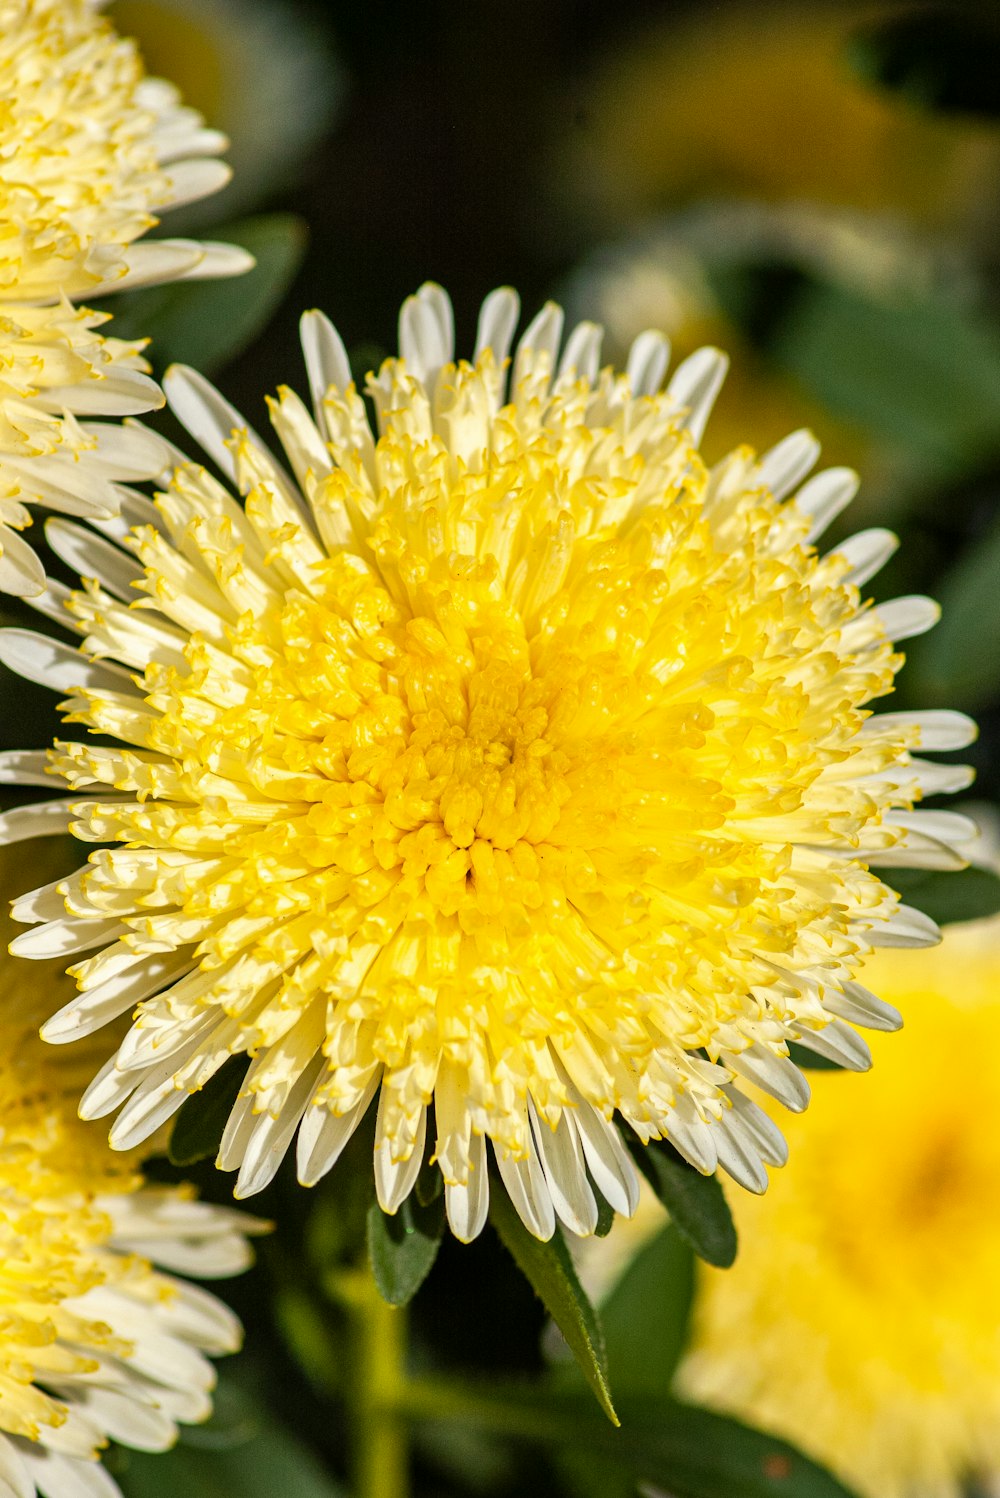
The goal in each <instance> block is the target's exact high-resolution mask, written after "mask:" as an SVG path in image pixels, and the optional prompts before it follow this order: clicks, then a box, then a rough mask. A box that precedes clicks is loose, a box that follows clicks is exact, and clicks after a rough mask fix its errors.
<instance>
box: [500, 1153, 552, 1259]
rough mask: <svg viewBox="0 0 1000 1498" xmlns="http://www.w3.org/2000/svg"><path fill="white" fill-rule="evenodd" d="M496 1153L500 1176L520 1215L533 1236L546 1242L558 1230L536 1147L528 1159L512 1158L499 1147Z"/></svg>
mask: <svg viewBox="0 0 1000 1498" xmlns="http://www.w3.org/2000/svg"><path fill="white" fill-rule="evenodd" d="M494 1154H495V1156H496V1162H497V1168H498V1170H499V1171H500V1179H501V1180H502V1181H503V1183H504V1185H505V1187H506V1188H507V1195H508V1196H509V1197H510V1199H511V1201H512V1203H513V1204H514V1210H515V1211H516V1213H517V1215H518V1217H520V1219H521V1221H522V1222H523V1223H524V1225H525V1227H526V1228H527V1229H528V1232H529V1233H531V1234H532V1236H533V1237H535V1238H540V1239H541V1241H542V1242H543V1243H547V1242H548V1241H549V1239H550V1238H551V1237H552V1234H553V1233H554V1232H555V1230H556V1214H555V1211H554V1209H553V1206H552V1197H551V1196H550V1195H549V1188H548V1186H547V1184H546V1181H545V1176H544V1175H543V1173H542V1167H541V1165H540V1163H539V1160H538V1156H537V1155H536V1153H535V1150H534V1148H533V1147H532V1150H531V1153H530V1155H529V1156H528V1158H527V1159H526V1160H513V1159H511V1158H510V1156H505V1155H504V1153H503V1151H502V1150H499V1149H496V1147H494Z"/></svg>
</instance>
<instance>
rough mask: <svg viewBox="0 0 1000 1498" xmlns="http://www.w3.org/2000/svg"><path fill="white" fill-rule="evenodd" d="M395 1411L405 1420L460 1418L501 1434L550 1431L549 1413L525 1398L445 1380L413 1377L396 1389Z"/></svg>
mask: <svg viewBox="0 0 1000 1498" xmlns="http://www.w3.org/2000/svg"><path fill="white" fill-rule="evenodd" d="M396 1410H397V1411H398V1413H399V1415H400V1416H402V1417H403V1418H404V1419H407V1420H414V1421H418V1422H419V1421H423V1420H431V1421H434V1420H460V1421H462V1422H463V1424H469V1425H476V1426H478V1427H479V1428H480V1429H481V1430H494V1431H497V1432H498V1433H499V1434H501V1435H507V1436H522V1437H524V1438H525V1439H528V1440H530V1439H531V1438H532V1437H544V1436H549V1435H551V1433H552V1415H551V1412H550V1411H549V1410H548V1409H539V1408H536V1407H535V1406H533V1405H532V1404H531V1403H530V1402H529V1401H528V1400H527V1399H525V1400H524V1401H523V1402H522V1401H521V1400H517V1399H506V1400H505V1399H502V1398H497V1397H496V1395H495V1392H494V1395H493V1396H492V1397H491V1395H490V1394H489V1393H479V1392H478V1391H477V1390H475V1389H474V1388H469V1387H467V1386H461V1385H458V1384H456V1383H452V1382H451V1381H450V1380H448V1379H435V1378H416V1379H412V1380H409V1381H407V1382H405V1383H403V1384H402V1385H400V1387H399V1389H398V1393H397V1396H396Z"/></svg>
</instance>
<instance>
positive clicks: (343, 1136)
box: [296, 1066, 382, 1186]
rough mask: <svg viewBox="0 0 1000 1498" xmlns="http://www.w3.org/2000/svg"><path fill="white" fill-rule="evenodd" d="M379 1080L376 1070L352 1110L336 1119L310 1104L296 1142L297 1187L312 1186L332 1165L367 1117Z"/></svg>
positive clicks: (376, 1069) (323, 1107)
mask: <svg viewBox="0 0 1000 1498" xmlns="http://www.w3.org/2000/svg"><path fill="white" fill-rule="evenodd" d="M381 1078H382V1068H381V1067H380V1066H377V1067H376V1068H375V1070H374V1071H373V1073H372V1075H371V1078H370V1079H369V1081H368V1083H367V1084H366V1086H365V1089H364V1091H363V1092H362V1094H361V1096H360V1097H359V1099H358V1101H357V1102H356V1103H355V1105H354V1107H353V1108H351V1109H349V1110H348V1112H347V1113H344V1114H341V1115H340V1117H338V1116H337V1115H336V1114H334V1113H331V1112H330V1110H329V1108H327V1107H326V1106H325V1105H323V1104H322V1103H320V1104H313V1105H312V1106H310V1107H309V1108H307V1109H306V1112H305V1116H304V1117H303V1119H302V1123H301V1125H300V1126H299V1137H298V1140H297V1141H296V1161H297V1165H298V1178H299V1183H300V1185H302V1186H315V1184H316V1182H317V1181H318V1180H320V1178H321V1177H322V1176H325V1175H326V1173H327V1171H328V1170H330V1169H332V1167H333V1166H334V1165H335V1164H336V1162H337V1160H338V1159H339V1158H340V1155H341V1154H342V1152H343V1150H344V1148H345V1146H346V1145H347V1142H348V1140H349V1139H350V1138H351V1136H352V1135H353V1133H354V1131H355V1129H356V1128H357V1127H358V1124H359V1123H360V1122H361V1120H362V1119H363V1118H364V1116H365V1114H366V1113H367V1111H368V1105H369V1103H370V1102H371V1100H372V1098H373V1097H374V1096H375V1090H376V1088H377V1087H378V1084H379V1082H380V1081H381Z"/></svg>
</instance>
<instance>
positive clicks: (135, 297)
mask: <svg viewBox="0 0 1000 1498" xmlns="http://www.w3.org/2000/svg"><path fill="white" fill-rule="evenodd" d="M212 232H213V234H214V235H215V236H216V237H217V238H218V239H222V240H226V241H227V242H229V243H230V244H239V245H242V246H243V248H244V249H247V250H249V251H250V253H251V254H252V255H254V256H255V257H256V260H257V264H256V266H255V267H254V269H253V270H251V271H248V272H247V274H246V275H244V276H231V277H227V278H225V279H222V280H218V281H173V282H171V283H170V284H169V285H167V286H152V287H148V288H146V289H144V290H141V291H132V292H126V293H124V294H123V295H121V296H118V297H115V298H114V301H113V302H109V303H108V305H107V310H108V311H109V312H111V313H113V314H114V321H113V322H112V323H111V325H110V328H109V331H110V332H111V333H113V334H114V336H115V337H116V338H151V339H152V340H153V341H152V345H151V347H150V348H149V349H148V350H147V357H148V358H150V359H151V360H152V363H153V367H154V369H155V371H156V373H157V374H161V373H162V372H163V370H164V369H166V367H167V365H168V364H173V363H181V364H193V365H194V367H195V368H196V369H198V370H200V371H201V372H202V374H212V373H213V372H214V371H215V370H217V369H220V368H221V367H222V366H223V365H226V364H228V363H230V362H231V361H232V360H233V359H235V358H236V356H237V355H238V354H240V353H242V351H243V350H244V349H245V348H247V347H249V345H250V344H251V343H253V341H254V339H255V338H256V337H257V336H258V334H260V333H262V332H263V330H264V328H265V327H266V326H267V324H268V323H269V322H270V320H271V318H272V316H273V315H274V313H275V312H276V310H277V308H278V306H279V305H280V303H281V301H282V300H283V298H284V296H285V293H286V292H287V291H288V288H289V287H290V286H291V283H292V281H293V280H294V278H295V275H296V273H297V271H298V269H299V266H300V265H301V264H302V259H303V256H304V255H305V251H306V243H307V233H306V228H305V224H304V222H303V220H302V219H300V218H298V217H297V216H296V215H295V214H293V213H268V214H261V215H259V216H257V217H255V218H246V219H242V220H240V221H238V222H236V223H231V224H222V225H220V226H218V228H214V229H213V231H212Z"/></svg>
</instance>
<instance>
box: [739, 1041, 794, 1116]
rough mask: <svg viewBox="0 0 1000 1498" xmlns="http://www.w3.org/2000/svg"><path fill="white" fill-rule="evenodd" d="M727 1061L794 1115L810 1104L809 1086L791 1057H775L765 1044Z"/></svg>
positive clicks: (751, 1047) (753, 1047)
mask: <svg viewBox="0 0 1000 1498" xmlns="http://www.w3.org/2000/svg"><path fill="white" fill-rule="evenodd" d="M725 1062H726V1064H727V1065H728V1066H730V1067H731V1068H732V1069H733V1071H734V1072H736V1073H737V1074H738V1075H739V1076H741V1077H746V1079H747V1081H748V1082H753V1083H754V1084H755V1085H756V1086H757V1087H759V1088H760V1089H761V1091H762V1092H766V1093H767V1094H768V1095H769V1096H770V1097H773V1098H776V1099H777V1101H778V1102H779V1103H784V1105H785V1107H786V1108H787V1109H788V1110H789V1111H790V1112H791V1113H801V1112H802V1111H803V1109H804V1108H806V1107H807V1105H808V1103H809V1083H808V1081H807V1080H806V1078H805V1077H804V1076H803V1075H802V1073H801V1072H800V1071H799V1069H798V1067H797V1066H796V1065H795V1062H794V1061H792V1060H791V1058H790V1057H788V1056H778V1055H775V1053H774V1051H772V1050H770V1049H769V1048H768V1047H767V1046H765V1045H752V1046H750V1047H749V1048H748V1049H747V1050H745V1051H741V1052H740V1053H739V1055H738V1056H736V1055H727V1056H726V1057H725Z"/></svg>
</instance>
